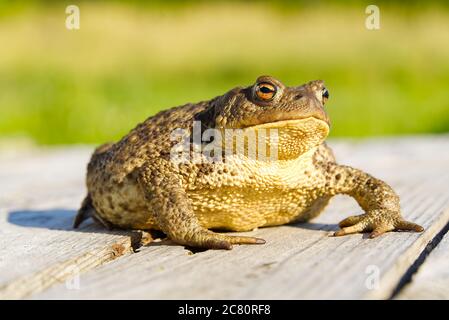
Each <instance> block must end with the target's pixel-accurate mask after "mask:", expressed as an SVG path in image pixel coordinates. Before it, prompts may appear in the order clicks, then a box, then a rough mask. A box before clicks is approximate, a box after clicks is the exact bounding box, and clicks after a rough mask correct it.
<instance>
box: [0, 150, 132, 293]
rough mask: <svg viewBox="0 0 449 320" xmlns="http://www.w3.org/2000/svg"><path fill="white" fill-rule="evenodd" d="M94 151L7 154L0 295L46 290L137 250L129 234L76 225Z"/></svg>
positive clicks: (3, 159) (2, 167)
mask: <svg viewBox="0 0 449 320" xmlns="http://www.w3.org/2000/svg"><path fill="white" fill-rule="evenodd" d="M91 150H92V148H90V147H89V148H71V149H58V150H52V149H49V150H33V149H31V150H26V151H21V152H5V151H4V152H2V153H1V156H0V181H1V184H0V194H1V198H0V240H1V241H0V299H5V298H6V299H7V298H10V299H11V298H23V297H26V296H28V295H30V294H33V293H35V292H40V291H42V290H44V289H46V288H48V287H50V286H52V285H53V284H55V283H60V282H65V281H66V280H67V279H70V278H72V277H73V276H74V275H76V274H77V273H80V272H84V271H86V270H90V269H92V268H94V267H96V266H99V265H101V264H103V263H105V262H108V261H111V260H113V259H115V258H117V257H119V256H121V255H124V254H126V253H129V252H130V251H131V249H132V248H131V244H132V243H131V237H130V234H129V233H124V232H122V233H120V232H107V231H104V230H103V229H101V228H99V227H98V226H96V225H93V224H92V223H90V224H87V225H86V226H85V227H83V228H81V229H80V230H79V231H74V230H72V228H71V225H72V221H73V216H74V214H75V210H76V208H77V207H78V205H79V203H80V200H81V199H82V196H83V194H84V192H85V190H84V187H83V185H84V183H83V176H84V170H85V165H86V161H87V159H88V157H89V154H90V152H91ZM133 239H135V238H133Z"/></svg>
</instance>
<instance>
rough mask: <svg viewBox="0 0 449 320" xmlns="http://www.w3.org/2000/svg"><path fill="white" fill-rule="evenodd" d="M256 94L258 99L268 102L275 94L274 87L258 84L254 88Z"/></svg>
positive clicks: (267, 84) (269, 84)
mask: <svg viewBox="0 0 449 320" xmlns="http://www.w3.org/2000/svg"><path fill="white" fill-rule="evenodd" d="M256 94H257V97H258V98H259V99H261V100H265V101H270V100H271V99H273V98H274V95H275V94H276V87H275V86H273V85H272V84H271V83H259V84H258V85H257V87H256Z"/></svg>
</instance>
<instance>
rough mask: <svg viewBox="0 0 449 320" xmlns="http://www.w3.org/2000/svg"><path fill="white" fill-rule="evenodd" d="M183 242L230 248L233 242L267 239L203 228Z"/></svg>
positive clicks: (198, 245) (208, 246)
mask: <svg viewBox="0 0 449 320" xmlns="http://www.w3.org/2000/svg"><path fill="white" fill-rule="evenodd" d="M182 242H185V244H186V245H191V246H193V247H201V248H206V249H226V250H230V249H232V245H233V244H264V243H265V240H264V239H260V238H255V237H244V236H228V235H225V234H221V233H215V232H212V231H209V230H201V231H199V232H197V233H194V234H193V235H192V236H191V237H188V238H187V239H184V241H182Z"/></svg>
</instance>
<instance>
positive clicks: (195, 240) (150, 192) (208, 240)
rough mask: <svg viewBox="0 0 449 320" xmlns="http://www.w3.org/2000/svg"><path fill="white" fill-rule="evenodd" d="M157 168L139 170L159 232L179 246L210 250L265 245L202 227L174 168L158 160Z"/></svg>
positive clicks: (166, 162) (252, 238)
mask: <svg viewBox="0 0 449 320" xmlns="http://www.w3.org/2000/svg"><path fill="white" fill-rule="evenodd" d="M155 162H157V163H154V164H153V165H154V167H151V166H146V167H143V168H142V169H141V170H140V174H139V185H140V186H141V188H142V190H143V192H144V194H145V197H146V200H147V201H148V207H149V208H151V210H152V212H153V214H154V215H155V218H156V221H157V223H158V226H159V228H160V229H161V230H162V231H163V232H164V233H166V234H167V235H168V237H169V238H170V239H171V240H173V241H174V242H177V243H179V244H183V245H187V246H191V247H203V248H207V249H228V250H229V249H232V245H233V244H264V243H265V240H263V239H259V238H254V237H245V236H230V235H225V234H221V233H215V232H212V231H210V230H208V229H206V228H204V227H202V226H201V225H200V223H199V221H198V219H197V217H196V216H195V213H194V211H193V209H192V205H191V203H190V200H189V199H188V197H187V195H186V192H185V190H184V189H183V188H182V186H181V181H180V178H179V177H178V176H177V174H176V173H174V170H173V165H172V164H171V163H170V162H169V161H166V160H163V159H157V160H155Z"/></svg>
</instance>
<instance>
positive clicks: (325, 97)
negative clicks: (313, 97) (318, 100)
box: [323, 88, 329, 103]
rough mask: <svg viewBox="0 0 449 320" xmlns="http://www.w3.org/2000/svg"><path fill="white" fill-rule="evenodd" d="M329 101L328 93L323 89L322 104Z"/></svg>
mask: <svg viewBox="0 0 449 320" xmlns="http://www.w3.org/2000/svg"><path fill="white" fill-rule="evenodd" d="M328 99H329V91H327V89H326V88H324V89H323V103H325V102H326V101H327V100H328Z"/></svg>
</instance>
